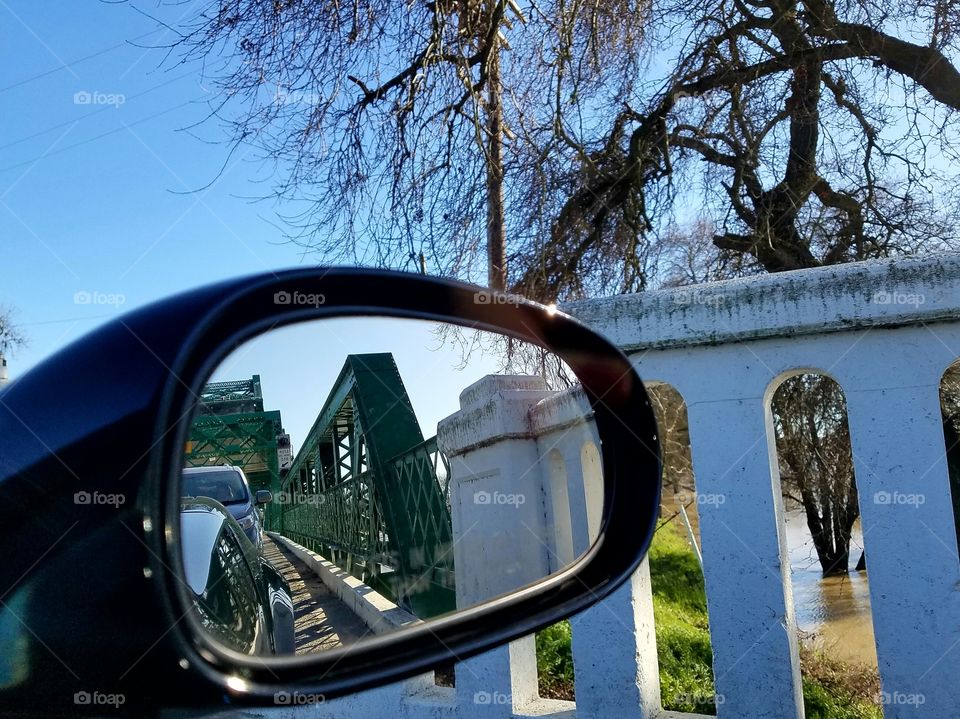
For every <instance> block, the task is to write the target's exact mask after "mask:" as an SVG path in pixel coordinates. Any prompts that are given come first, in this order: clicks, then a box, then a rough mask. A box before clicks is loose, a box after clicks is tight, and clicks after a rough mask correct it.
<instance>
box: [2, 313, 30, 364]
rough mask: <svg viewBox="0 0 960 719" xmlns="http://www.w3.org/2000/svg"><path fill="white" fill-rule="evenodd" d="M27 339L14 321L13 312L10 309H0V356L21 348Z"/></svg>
mask: <svg viewBox="0 0 960 719" xmlns="http://www.w3.org/2000/svg"><path fill="white" fill-rule="evenodd" d="M26 342H27V337H26V335H25V334H23V332H22V330H21V329H20V328H19V327H18V326H17V325H16V323H15V321H14V311H13V309H12V308H10V307H0V355H5V354H8V353H9V352H12V351H13V350H14V349H16V348H17V347H22V346H23V345H25V344H26Z"/></svg>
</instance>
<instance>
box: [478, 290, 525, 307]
mask: <svg viewBox="0 0 960 719" xmlns="http://www.w3.org/2000/svg"><path fill="white" fill-rule="evenodd" d="M473 304H475V305H519V304H520V298H519V297H517V296H516V295H507V294H504V293H503V292H488V291H486V290H481V291H480V292H474V293H473Z"/></svg>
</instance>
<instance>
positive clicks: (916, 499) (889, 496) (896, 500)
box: [873, 491, 927, 508]
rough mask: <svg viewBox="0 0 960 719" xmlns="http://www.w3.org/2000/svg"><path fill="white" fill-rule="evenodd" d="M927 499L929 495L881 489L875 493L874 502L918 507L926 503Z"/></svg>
mask: <svg viewBox="0 0 960 719" xmlns="http://www.w3.org/2000/svg"><path fill="white" fill-rule="evenodd" d="M926 501H927V497H926V495H924V494H911V493H907V492H897V491H893V492H887V491H880V492H874V494H873V503H874V504H889V505H906V506H908V507H914V508H917V507H919V506H920V505H921V504H925V503H926Z"/></svg>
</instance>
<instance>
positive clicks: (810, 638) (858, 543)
mask: <svg viewBox="0 0 960 719" xmlns="http://www.w3.org/2000/svg"><path fill="white" fill-rule="evenodd" d="M665 500H666V501H665V502H664V506H663V517H664V518H667V517H670V516H672V515H674V514H675V513H676V512H677V511H678V509H679V504H678V503H677V502H676V501H675V500H674V499H673V498H672V497H671V498H669V499H668V498H665ZM687 516H688V518H689V520H690V524H691V528H692V529H693V532H694V535H695V536H696V537H697V541H698V542H699V535H700V526H699V517H698V515H697V511H696V504H695V503H694V504H691V505H690V506H688V507H687ZM673 521H675V522H677V523H678V524H681V525H682V523H683V520H682V517H679V516H677V517H675V518H674V519H673ZM786 539H787V550H788V555H789V558H790V570H791V572H790V576H791V583H792V585H793V601H794V611H795V614H796V619H797V627H798V629H799V630H800V632H801V636H802V638H803V641H804V644H806V645H808V646H813V647H816V648H818V649H821V650H823V651H824V652H825V653H826V654H828V655H829V656H831V657H834V658H836V659H839V660H842V661H844V662H850V663H854V664H860V665H863V666H865V667H869V668H876V666H877V651H876V645H875V643H874V637H873V623H872V621H871V616H870V596H869V588H868V583H867V574H866V572H857V571H854V569H853V567H854V566H856V563H857V560H858V559H859V558H860V551H861V549H862V548H863V534H862V532H861V529H860V522H859V521H858V522H857V524H856V525H855V526H854V530H853V540H852V541H851V543H850V570H851V571H850V572H849V573H848V574H847V575H845V576H835V577H824V576H823V575H822V570H821V567H820V562H819V560H818V559H817V552H816V549H815V548H814V546H813V539H812V538H811V536H810V531H809V529H808V528H807V522H806V518H805V517H804V514H803V510H802V509H799V508H795V509H790V510H788V511H787V512H786Z"/></svg>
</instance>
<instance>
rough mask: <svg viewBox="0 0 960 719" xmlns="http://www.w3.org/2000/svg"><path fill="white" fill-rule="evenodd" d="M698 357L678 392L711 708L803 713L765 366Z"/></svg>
mask: <svg viewBox="0 0 960 719" xmlns="http://www.w3.org/2000/svg"><path fill="white" fill-rule="evenodd" d="M703 359H704V362H703V365H702V372H703V374H702V375H700V377H699V378H698V380H699V382H698V383H697V384H699V385H700V386H699V387H697V388H696V389H692V390H688V391H687V392H685V393H684V399H685V400H686V402H687V413H688V421H689V426H690V444H691V448H692V455H693V473H694V477H695V478H696V486H697V501H698V510H699V513H700V535H701V538H702V543H703V546H702V551H703V571H704V582H705V585H706V592H707V608H708V613H709V617H710V640H711V644H712V647H713V674H714V679H715V685H716V692H717V695H718V702H717V714H718V716H719V717H720V719H725V718H726V717H747V716H748V717H751V718H752V719H793V717H798V716H802V707H803V697H802V692H801V682H800V662H799V652H798V647H797V630H796V620H795V617H794V612H793V596H792V590H791V584H790V564H789V561H788V559H787V551H786V541H785V538H784V536H783V527H784V525H783V520H782V514H783V508H782V500H781V497H780V492H779V487H775V483H774V481H773V478H774V476H775V475H773V474H772V471H776V470H775V467H776V464H775V457H774V456H772V455H771V450H769V449H768V446H769V445H768V418H767V415H766V411H765V406H764V404H765V402H764V387H765V384H766V382H767V381H768V380H769V379H770V377H769V372H766V371H763V369H762V368H760V370H759V371H758V369H757V367H756V365H757V363H746V362H743V361H741V362H740V363H737V362H730V363H724V362H722V361H715V362H714V363H710V362H709V361H708V358H707V357H704V358H703ZM714 372H716V373H717V375H714V374H713V373H714ZM721 376H722V381H721ZM711 387H713V388H714V389H712V390H711V389H710V388H711ZM698 392H702V393H703V394H702V395H700V396H698V394H697V393H698ZM771 441H772V440H771ZM772 462H773V463H774V464H773V467H771V463H772ZM719 697H722V701H721V700H719Z"/></svg>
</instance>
